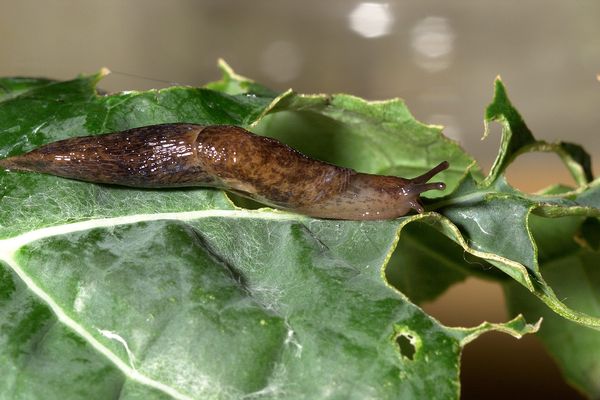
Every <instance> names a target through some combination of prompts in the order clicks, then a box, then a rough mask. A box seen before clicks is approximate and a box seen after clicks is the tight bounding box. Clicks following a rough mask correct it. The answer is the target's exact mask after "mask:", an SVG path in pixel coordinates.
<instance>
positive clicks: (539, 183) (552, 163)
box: [506, 153, 576, 193]
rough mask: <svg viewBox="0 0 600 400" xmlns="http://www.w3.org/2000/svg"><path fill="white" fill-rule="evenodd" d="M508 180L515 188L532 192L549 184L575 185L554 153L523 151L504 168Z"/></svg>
mask: <svg viewBox="0 0 600 400" xmlns="http://www.w3.org/2000/svg"><path fill="white" fill-rule="evenodd" d="M506 178H507V180H508V182H509V183H510V184H511V185H512V186H513V187H515V188H517V189H519V190H521V191H523V192H525V193H533V192H537V191H540V190H542V189H546V188H548V187H550V186H555V185H563V186H569V187H575V186H576V184H575V181H574V180H573V177H572V176H571V174H570V173H569V171H568V170H567V168H566V167H565V165H564V164H563V162H562V161H561V160H560V158H559V157H558V156H557V155H556V154H554V153H525V154H523V155H521V156H519V157H518V158H517V159H516V160H515V161H513V162H512V164H510V166H509V167H508V169H507V170H506Z"/></svg>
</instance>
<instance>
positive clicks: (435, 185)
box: [402, 161, 449, 213]
mask: <svg viewBox="0 0 600 400" xmlns="http://www.w3.org/2000/svg"><path fill="white" fill-rule="evenodd" d="M448 166H449V164H448V161H444V162H441V163H439V164H438V165H437V166H435V167H433V168H432V169H431V170H429V171H427V172H426V173H424V174H423V175H419V176H417V177H416V178H412V179H407V184H406V185H405V186H404V187H403V188H402V190H403V192H404V193H403V194H404V196H406V197H405V200H406V201H407V202H408V205H410V208H412V209H414V210H415V211H417V212H418V213H422V212H423V211H424V210H423V204H421V198H420V195H421V193H423V192H426V191H428V190H444V189H446V184H445V183H444V182H430V183H427V181H428V180H430V179H431V178H433V176H434V175H436V174H438V173H439V172H441V171H443V170H445V169H446V168H448Z"/></svg>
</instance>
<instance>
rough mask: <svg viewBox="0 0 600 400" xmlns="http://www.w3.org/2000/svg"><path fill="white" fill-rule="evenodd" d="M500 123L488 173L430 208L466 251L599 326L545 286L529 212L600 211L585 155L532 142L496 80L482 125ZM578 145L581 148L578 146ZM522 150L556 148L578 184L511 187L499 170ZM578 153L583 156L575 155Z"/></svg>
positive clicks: (559, 308) (564, 312)
mask: <svg viewBox="0 0 600 400" xmlns="http://www.w3.org/2000/svg"><path fill="white" fill-rule="evenodd" d="M491 121H499V122H500V123H501V124H502V140H501V146H500V151H499V153H498V156H497V158H496V161H495V163H494V165H493V166H492V169H491V171H490V174H489V175H488V176H487V177H486V178H485V179H483V180H480V179H479V177H478V175H477V174H475V173H471V174H468V175H467V176H466V177H465V178H464V179H463V180H462V181H461V183H460V184H459V185H458V187H457V188H456V190H454V191H453V192H452V193H451V194H450V195H448V196H446V197H445V198H444V199H440V201H438V202H437V203H434V204H433V206H432V209H434V210H436V211H438V212H440V213H441V214H443V215H444V217H446V218H448V219H449V221H448V222H447V224H448V225H449V224H452V225H454V227H455V228H456V229H457V230H458V231H459V232H460V233H459V234H457V233H456V232H454V231H452V230H450V231H449V232H450V233H449V234H448V235H447V236H448V237H450V238H451V239H453V240H455V241H456V242H457V243H459V244H460V245H461V246H462V247H463V248H464V249H465V251H467V252H469V253H471V254H473V255H475V256H478V257H481V258H483V259H485V260H487V261H488V262H489V263H490V264H492V265H495V266H496V267H498V268H499V269H500V270H501V271H503V272H505V273H506V274H507V275H508V276H510V277H511V278H513V279H514V280H515V281H517V282H519V283H520V284H521V285H523V286H525V287H526V288H527V289H528V290H529V291H531V292H532V293H533V294H535V295H536V296H538V297H539V298H540V299H542V301H544V302H545V303H546V305H547V306H548V307H550V308H551V309H552V310H553V311H554V312H555V313H558V314H559V315H561V316H563V317H565V318H568V319H570V320H573V321H576V322H578V323H581V324H584V325H587V326H591V327H595V328H600V318H598V317H597V316H590V315H587V314H586V313H584V312H581V311H579V310H574V309H572V308H571V307H568V306H567V305H565V304H564V303H563V302H562V301H560V300H559V298H558V297H557V296H556V295H555V293H554V291H553V289H552V287H551V286H550V285H548V284H547V283H546V282H545V280H544V278H543V276H542V274H541V273H540V269H539V265H538V249H537V246H536V242H535V240H534V238H533V236H532V234H531V230H530V227H529V220H530V218H531V216H532V215H539V216H544V217H548V218H557V217H565V216H574V215H577V216H581V217H586V216H587V217H597V216H600V196H598V195H597V193H598V191H599V188H598V186H599V185H598V184H597V183H596V182H592V183H586V182H587V180H588V177H590V176H591V173H590V172H589V170H588V168H589V165H590V163H589V158H586V157H584V156H583V155H585V156H587V154H586V153H585V152H583V150H581V149H580V148H579V147H576V146H574V145H569V146H564V145H562V144H557V145H550V144H547V143H545V142H542V141H536V140H535V139H534V138H533V135H532V134H531V132H530V131H529V129H528V128H527V126H526V125H525V123H524V121H523V119H522V118H521V116H520V115H519V113H518V112H517V111H516V109H514V107H513V106H512V105H511V103H510V101H509V100H508V97H507V95H506V90H505V88H504V86H503V85H502V83H501V82H500V80H497V81H496V93H495V95H494V101H493V102H492V104H491V105H490V106H489V107H488V109H487V112H486V124H487V123H489V122H491ZM579 150H581V151H579ZM526 151H555V152H557V153H558V154H559V155H561V157H562V158H563V161H565V164H566V166H567V167H568V168H570V170H571V172H572V173H573V175H574V176H575V177H576V180H577V181H578V182H580V183H581V185H582V186H581V187H580V188H579V189H578V190H577V191H574V192H566V193H558V194H539V195H529V194H526V193H521V192H519V191H518V190H516V189H514V188H512V187H511V186H510V185H509V184H508V183H507V182H506V181H505V178H504V175H503V172H504V170H505V169H506V167H507V166H508V165H509V163H510V162H511V161H512V160H514V159H515V158H516V157H517V156H518V155H519V154H522V153H524V152H526ZM577 156H581V157H580V158H577Z"/></svg>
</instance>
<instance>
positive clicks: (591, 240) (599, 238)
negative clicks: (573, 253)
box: [577, 217, 600, 251]
mask: <svg viewBox="0 0 600 400" xmlns="http://www.w3.org/2000/svg"><path fill="white" fill-rule="evenodd" d="M577 239H579V240H581V241H582V242H583V243H585V244H587V245H588V246H589V247H590V248H591V249H592V250H594V251H598V250H600V221H599V220H598V218H592V217H590V218H586V219H585V220H584V221H583V223H582V224H581V227H580V228H579V234H578V235H577Z"/></svg>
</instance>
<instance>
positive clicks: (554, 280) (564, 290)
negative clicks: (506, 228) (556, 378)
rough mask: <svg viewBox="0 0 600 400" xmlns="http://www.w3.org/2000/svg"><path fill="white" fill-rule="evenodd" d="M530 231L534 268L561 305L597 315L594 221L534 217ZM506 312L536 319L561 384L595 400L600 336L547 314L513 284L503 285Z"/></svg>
mask: <svg viewBox="0 0 600 400" xmlns="http://www.w3.org/2000/svg"><path fill="white" fill-rule="evenodd" d="M531 227H532V230H533V233H534V237H535V238H536V240H537V243H538V246H539V255H540V260H539V261H540V269H541V272H542V273H543V275H544V277H545V279H546V280H547V281H548V282H549V283H550V284H551V285H552V287H553V288H554V289H555V291H556V293H557V295H558V296H560V298H563V299H565V300H564V301H565V303H567V304H568V305H570V306H572V307H575V308H577V309H581V310H583V311H585V312H587V313H589V314H591V315H595V316H600V269H599V268H598V265H600V253H599V252H598V241H597V234H598V220H596V219H584V218H581V217H564V218H559V219H558V220H550V219H547V218H540V217H534V218H532V219H531ZM504 288H505V293H506V298H507V303H508V307H509V310H510V311H511V313H515V314H517V313H521V312H523V313H525V315H527V317H528V318H542V317H543V319H544V323H543V324H542V328H541V330H540V332H539V335H540V338H541V340H542V342H543V343H544V345H545V347H546V348H547V350H548V351H549V352H550V354H551V355H552V356H553V357H554V358H555V360H556V362H557V363H558V365H559V367H560V368H561V369H562V371H563V374H564V375H565V377H566V379H567V380H568V381H569V382H570V383H571V384H573V385H574V386H575V387H577V388H578V389H579V390H581V391H582V392H583V393H585V394H586V395H587V396H588V397H590V398H598V397H599V396H600V363H599V360H600V350H599V349H600V332H598V331H596V330H592V329H589V328H586V327H582V326H580V325H578V324H575V323H573V322H571V321H567V320H565V319H563V318H560V317H559V316H557V315H556V314H554V313H552V312H551V310H549V309H548V308H547V307H545V306H544V304H543V303H541V302H540V301H539V300H538V299H536V298H535V297H533V296H531V294H530V293H529V292H527V291H526V290H524V289H523V288H522V287H519V285H515V284H514V283H510V282H507V283H506V284H505V286H504Z"/></svg>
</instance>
